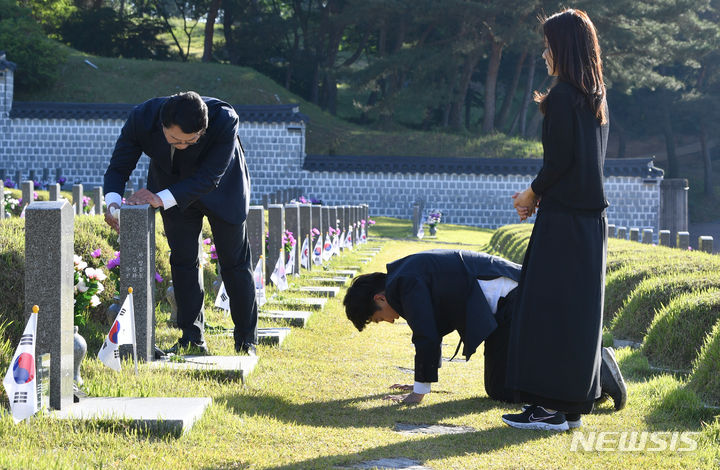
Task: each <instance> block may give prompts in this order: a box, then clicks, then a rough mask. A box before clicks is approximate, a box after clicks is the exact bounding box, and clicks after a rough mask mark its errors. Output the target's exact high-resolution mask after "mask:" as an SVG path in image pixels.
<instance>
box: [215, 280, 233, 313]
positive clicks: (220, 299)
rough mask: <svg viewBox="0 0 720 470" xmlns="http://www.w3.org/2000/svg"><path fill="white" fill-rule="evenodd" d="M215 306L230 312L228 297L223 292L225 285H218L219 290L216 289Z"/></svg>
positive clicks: (225, 292) (224, 291) (222, 283)
mask: <svg viewBox="0 0 720 470" xmlns="http://www.w3.org/2000/svg"><path fill="white" fill-rule="evenodd" d="M215 306H216V307H217V308H221V309H223V310H225V311H226V312H228V311H230V296H229V295H228V293H227V291H226V290H225V283H224V282H221V283H220V289H218V295H217V297H216V298H215Z"/></svg>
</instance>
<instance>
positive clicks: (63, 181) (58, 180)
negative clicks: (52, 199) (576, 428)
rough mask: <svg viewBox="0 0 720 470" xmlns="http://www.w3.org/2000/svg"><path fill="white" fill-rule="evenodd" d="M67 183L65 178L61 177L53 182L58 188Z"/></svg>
mask: <svg viewBox="0 0 720 470" xmlns="http://www.w3.org/2000/svg"><path fill="white" fill-rule="evenodd" d="M66 181H67V178H63V177H62V176H61V177H60V178H58V179H56V180H55V182H56V183H58V184H59V185H60V186H62V185H64V184H65V182H66Z"/></svg>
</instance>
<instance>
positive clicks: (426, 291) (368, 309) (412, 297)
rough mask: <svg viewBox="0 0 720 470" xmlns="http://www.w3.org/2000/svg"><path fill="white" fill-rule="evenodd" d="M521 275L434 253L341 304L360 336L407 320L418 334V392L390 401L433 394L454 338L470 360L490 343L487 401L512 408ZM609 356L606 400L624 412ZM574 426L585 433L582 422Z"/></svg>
mask: <svg viewBox="0 0 720 470" xmlns="http://www.w3.org/2000/svg"><path fill="white" fill-rule="evenodd" d="M520 271H521V266H520V265H519V264H515V263H513V262H511V261H508V260H506V259H503V258H500V257H498V256H491V255H488V254H486V253H480V252H474V251H465V250H458V251H452V250H430V251H425V252H420V253H415V254H412V255H409V256H406V257H405V258H402V259H399V260H397V261H394V262H392V263H390V264H388V265H387V274H385V273H380V272H377V273H369V274H363V275H360V276H358V277H357V278H355V280H354V281H353V283H352V285H351V286H350V288H348V291H347V294H346V295H345V299H344V301H343V304H344V305H345V313H346V314H347V317H348V319H349V320H350V321H352V322H353V324H354V325H355V327H356V328H357V329H358V330H359V331H362V330H363V329H364V328H365V325H367V324H368V323H379V322H383V321H386V322H390V323H393V322H394V321H395V320H397V319H398V318H400V317H402V318H404V319H405V320H407V323H408V326H409V327H410V329H411V330H412V333H413V334H412V342H413V344H414V345H415V384H414V385H393V387H391V388H399V389H402V390H406V391H409V392H410V393H408V394H403V395H389V396H388V397H386V398H387V399H390V400H394V401H398V402H399V401H402V402H404V403H419V402H420V401H421V400H422V399H423V397H424V396H425V394H427V393H430V384H431V383H432V382H437V381H438V368H439V367H440V363H441V342H442V338H443V336H445V335H447V334H448V333H450V332H452V331H457V332H458V333H459V335H460V340H461V342H462V343H463V344H464V346H463V351H462V354H463V356H465V358H466V359H469V358H470V356H472V355H473V354H474V353H475V351H476V350H477V348H478V346H479V345H480V343H482V342H485V352H484V355H485V390H486V392H487V394H488V396H489V397H490V398H493V399H495V400H500V401H506V402H513V401H514V392H513V391H512V390H509V389H508V388H506V387H505V368H506V363H507V347H508V335H509V333H510V322H511V320H512V312H513V307H514V301H515V290H516V289H515V288H516V287H517V285H518V281H519V280H520ZM459 348H460V345H458V351H459ZM604 349H606V350H607V351H604V352H603V354H602V358H603V364H602V373H601V376H602V385H603V390H602V392H603V396H601V398H604V397H606V396H610V397H612V398H613V401H614V403H615V408H616V409H621V408H622V407H624V406H625V400H626V398H627V391H626V387H625V383H624V381H623V378H622V374H621V373H620V369H619V367H618V365H617V363H616V362H615V358H614V354H612V350H610V349H609V348H604ZM456 353H457V351H456ZM575 422H576V427H577V426H579V425H580V424H579V423H580V418H579V416H578V417H577V418H575Z"/></svg>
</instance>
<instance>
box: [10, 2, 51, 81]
mask: <svg viewBox="0 0 720 470" xmlns="http://www.w3.org/2000/svg"><path fill="white" fill-rule="evenodd" d="M0 49H2V50H4V51H5V52H6V53H7V57H8V59H9V60H12V61H13V62H15V63H16V64H17V70H16V71H15V77H16V79H15V83H16V85H15V86H16V87H17V88H18V89H19V90H22V91H29V90H36V89H39V88H42V87H45V86H48V85H50V84H52V83H53V82H54V81H55V80H56V78H57V68H58V65H59V64H61V63H62V62H63V61H64V60H65V51H64V50H63V49H62V48H61V47H60V45H59V44H58V43H56V42H55V41H53V40H51V39H48V38H47V36H46V34H45V33H44V31H43V30H42V28H41V27H40V25H39V24H38V23H37V22H36V21H35V20H34V19H33V18H32V16H31V12H30V10H29V9H27V8H24V7H21V6H18V5H17V4H16V3H15V2H14V1H12V0H0Z"/></svg>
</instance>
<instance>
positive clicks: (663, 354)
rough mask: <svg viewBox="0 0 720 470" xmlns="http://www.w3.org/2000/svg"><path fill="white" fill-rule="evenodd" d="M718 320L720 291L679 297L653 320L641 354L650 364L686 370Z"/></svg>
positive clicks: (693, 293)
mask: <svg viewBox="0 0 720 470" xmlns="http://www.w3.org/2000/svg"><path fill="white" fill-rule="evenodd" d="M718 319H720V290H718V289H711V290H707V291H703V292H691V293H688V294H684V295H681V296H679V297H677V298H675V299H674V300H673V301H672V302H670V304H668V306H667V307H665V308H663V309H662V310H661V311H659V312H658V313H657V315H656V316H655V319H654V320H653V322H652V324H651V325H650V328H649V329H648V333H647V335H646V336H645V341H644V342H643V346H642V350H643V353H644V354H645V355H646V356H647V358H648V360H649V361H650V363H652V364H655V365H658V366H661V367H668V368H672V369H690V368H691V366H692V364H693V362H694V361H695V360H696V358H697V357H698V355H699V353H700V350H701V348H702V346H703V343H704V342H705V337H706V336H707V334H708V333H709V332H710V331H712V329H713V327H714V326H715V324H716V323H717V322H718Z"/></svg>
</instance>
